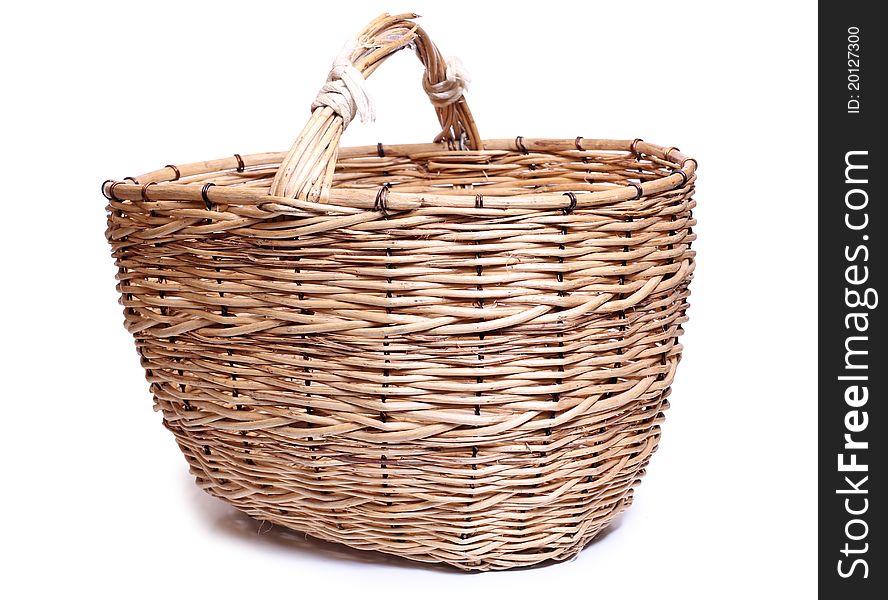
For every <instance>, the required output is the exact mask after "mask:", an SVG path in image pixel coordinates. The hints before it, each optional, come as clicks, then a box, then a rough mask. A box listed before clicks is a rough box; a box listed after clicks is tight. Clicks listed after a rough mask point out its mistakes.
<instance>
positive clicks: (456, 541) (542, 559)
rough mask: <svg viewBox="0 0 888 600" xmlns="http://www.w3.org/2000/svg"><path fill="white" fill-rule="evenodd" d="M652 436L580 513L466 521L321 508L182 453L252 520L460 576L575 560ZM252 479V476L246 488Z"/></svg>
mask: <svg viewBox="0 0 888 600" xmlns="http://www.w3.org/2000/svg"><path fill="white" fill-rule="evenodd" d="M661 419H662V415H659V418H658V420H661ZM167 425H168V427H169V424H167ZM169 428H170V429H173V430H174V432H175V429H174V428H173V427H169ZM651 433H652V434H653V435H652V436H651V438H649V442H650V444H649V445H647V452H644V453H643V454H642V455H639V456H638V458H640V459H641V460H639V461H637V462H634V464H632V465H629V468H628V469H625V468H624V469H621V470H620V473H619V474H618V475H617V476H616V477H614V478H608V477H605V478H603V481H599V482H597V483H596V482H591V481H590V482H588V483H589V486H590V487H589V488H588V489H586V490H584V491H581V494H582V495H584V496H587V498H586V499H585V501H584V503H583V504H585V506H581V505H578V509H580V512H577V513H575V514H571V515H565V514H564V512H565V511H564V505H563V504H562V503H560V502H553V503H550V504H546V503H544V502H540V503H538V504H537V505H536V506H530V507H527V508H517V509H514V508H513V509H506V508H500V509H498V510H489V511H487V512H486V513H482V514H479V513H475V514H472V515H471V516H467V514H466V513H460V512H458V511H455V510H453V509H452V508H446V509H438V510H434V509H432V510H427V511H420V512H418V513H414V512H410V511H397V510H396V507H395V506H387V505H384V504H383V505H381V504H380V503H379V502H378V501H376V500H374V501H367V502H366V503H363V502H362V501H361V500H362V499H361V498H360V497H359V496H356V495H345V494H330V496H331V497H330V498H329V499H323V500H321V501H320V502H319V501H318V500H319V498H317V497H314V498H312V493H311V492H310V491H308V490H303V491H302V492H295V493H294V491H293V490H285V489H281V488H280V487H278V486H271V485H269V486H267V487H265V488H256V487H254V486H249V485H244V484H243V483H241V482H239V481H238V480H237V479H234V478H230V475H231V474H230V473H229V477H225V476H223V475H222V474H221V473H220V472H219V471H214V470H212V469H207V468H206V465H207V462H206V460H205V459H206V454H205V451H203V450H201V451H199V452H195V451H194V449H192V448H191V444H190V443H189V442H188V440H183V439H180V440H179V446H180V448H181V449H182V451H183V453H184V455H185V457H186V459H187V461H188V463H189V465H190V471H191V474H192V475H194V477H195V480H196V483H197V485H198V486H199V487H200V488H202V489H203V490H204V491H206V492H207V493H209V494H210V495H212V496H214V497H217V498H219V499H221V500H223V501H225V502H226V503H227V504H229V505H231V506H233V507H234V508H236V509H238V510H240V511H242V512H243V513H245V514H247V515H249V516H250V517H252V518H254V519H257V520H259V521H263V522H268V523H272V524H274V525H279V526H282V527H285V528H287V529H289V530H293V531H298V532H300V533H303V534H306V535H310V536H312V537H314V538H317V539H319V540H322V541H325V542H333V543H338V544H343V545H345V546H348V547H350V548H355V549H358V550H364V551H374V552H381V553H384V554H389V555H395V556H398V557H401V558H405V559H408V560H412V561H418V562H422V563H439V564H441V563H443V564H447V565H450V566H453V567H456V568H457V569H461V570H464V571H491V570H506V569H514V568H526V567H533V566H541V565H544V564H549V563H552V562H560V561H565V560H569V559H572V558H574V557H575V556H576V555H577V554H578V553H579V552H580V551H582V550H583V548H585V547H586V546H587V545H588V544H589V543H590V542H592V541H593V540H594V539H595V538H596V537H597V536H598V535H599V534H601V533H602V532H603V531H604V530H605V529H606V528H607V527H608V526H609V525H610V524H611V523H612V522H613V520H614V519H615V518H616V517H617V516H618V515H619V514H620V513H622V512H623V511H624V510H625V509H627V508H628V507H629V506H631V504H632V501H633V494H634V488H635V487H636V486H637V485H638V484H639V483H640V482H641V478H642V477H643V475H644V473H645V467H646V466H647V464H648V463H649V460H650V456H651V454H652V453H653V452H654V451H655V450H656V442H657V440H658V439H659V435H660V432H659V426H655V431H651ZM177 437H179V436H177ZM642 457H643V458H642ZM255 480H257V476H256V475H255V474H254V475H252V476H251V477H250V481H255ZM596 487H597V490H596ZM395 493H397V492H395ZM393 509H395V510H393ZM381 514H386V515H387V516H386V517H381V516H380V515H381ZM467 525H469V527H470V528H471V531H472V534H467V533H459V531H467V529H466V526H467Z"/></svg>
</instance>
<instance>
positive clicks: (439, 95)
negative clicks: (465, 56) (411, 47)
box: [422, 56, 471, 108]
mask: <svg viewBox="0 0 888 600" xmlns="http://www.w3.org/2000/svg"><path fill="white" fill-rule="evenodd" d="M445 62H446V65H447V69H446V70H445V72H444V80H443V81H439V82H438V83H429V82H428V81H426V80H425V79H423V81H422V87H423V89H424V90H425V91H426V94H428V95H429V99H430V100H431V101H432V104H433V105H434V106H435V107H436V108H441V107H444V106H447V105H449V104H453V103H454V102H456V101H457V100H459V99H460V98H462V95H463V93H465V91H466V88H468V87H469V83H471V79H469V74H468V72H466V68H465V67H464V66H463V64H462V61H460V60H459V59H458V58H456V57H455V56H451V57H449V58H448V59H447V60H446V61H445Z"/></svg>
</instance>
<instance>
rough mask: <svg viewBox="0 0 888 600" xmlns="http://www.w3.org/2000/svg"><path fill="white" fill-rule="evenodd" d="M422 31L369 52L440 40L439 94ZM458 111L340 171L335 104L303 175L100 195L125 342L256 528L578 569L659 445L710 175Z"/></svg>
mask: <svg viewBox="0 0 888 600" xmlns="http://www.w3.org/2000/svg"><path fill="white" fill-rule="evenodd" d="M408 17H409V16H400V17H390V18H387V19H382V20H377V21H375V22H374V24H371V29H373V28H375V31H376V33H375V34H374V35H372V36H370V37H371V38H372V39H369V40H368V39H366V38H365V40H364V41H365V42H367V44H365V45H369V46H370V47H371V49H370V50H369V51H370V52H372V51H373V48H376V47H377V46H378V45H379V44H384V43H386V41H387V40H390V39H391V38H392V37H393V36H392V31H393V29H395V30H397V32H399V33H400V34H401V35H407V37H408V38H411V36H420V37H419V38H417V39H416V40H414V41H416V43H417V48H418V49H420V54H421V55H423V53H425V54H424V56H425V58H423V60H424V62H425V63H426V65H427V67H428V66H429V61H431V62H432V63H434V64H433V66H432V67H431V68H430V69H429V70H427V73H426V77H427V80H426V85H427V86H429V85H433V84H434V83H437V82H438V81H439V80H441V79H442V78H443V77H444V75H443V67H442V64H443V63H441V64H438V63H439V62H440V55H439V54H438V52H437V50H435V49H434V46H432V45H431V43H430V42H429V41H428V39H427V38H426V37H425V34H424V33H422V32H421V30H414V29H412V27H413V26H412V24H410V22H409V21H407V18H408ZM404 32H408V33H406V34H405V33H404ZM385 36H388V37H385ZM411 39H412V38H411ZM379 40H382V42H379ZM402 42H403V39H402V40H400V41H398V42H397V44H401V46H403V43H402ZM374 44H376V45H374ZM396 49H397V48H393V49H391V48H390V50H391V51H394V50H396ZM367 51H368V49H367V48H363V49H359V50H358V52H367ZM355 64H356V65H358V66H360V59H359V60H358V61H357V62H356V63H355ZM373 64H376V63H373ZM436 69H437V71H436ZM457 104H458V106H456V107H455V106H454V105H450V106H447V107H444V108H443V109H442V108H439V109H438V112H439V117H440V119H441V121H442V127H443V130H444V132H443V133H442V136H443V137H442V139H443V140H444V141H441V142H439V143H430V144H413V145H379V146H370V147H358V148H344V149H341V150H339V151H338V157H337V146H338V139H339V134H341V129H342V128H341V122H342V119H341V117H339V116H338V115H335V114H326V113H328V112H330V109H329V108H326V107H324V108H319V109H317V110H315V111H314V113H313V115H312V120H313V121H315V120H320V121H322V123H321V125H322V126H318V127H316V128H315V133H317V132H319V131H333V134H332V135H331V136H327V141H326V142H324V144H327V145H326V146H324V148H323V149H321V148H320V147H319V146H318V144H315V145H314V146H312V148H314V149H316V150H317V152H315V153H314V157H313V158H312V160H311V161H308V162H309V163H310V164H311V167H310V168H307V169H303V171H306V172H307V171H311V172H312V173H314V175H311V176H307V177H304V178H303V179H302V182H301V183H298V184H296V185H291V184H292V182H293V179H292V178H290V179H288V178H287V177H285V176H282V175H280V174H281V173H282V172H283V171H284V166H286V165H287V164H291V165H292V164H293V160H296V161H297V162H298V160H299V158H300V156H301V154H300V153H302V154H304V153H305V152H306V151H310V150H311V148H308V149H306V148H303V147H301V146H300V143H301V142H297V145H296V146H297V147H299V148H301V149H299V150H298V151H297V152H293V151H291V152H290V153H270V154H259V155H252V156H243V157H241V156H238V155H235V156H234V157H232V158H225V159H220V160H214V161H209V162H203V163H195V164H190V165H180V166H168V167H165V168H163V169H160V170H157V171H153V172H151V173H147V174H145V175H141V176H139V177H137V178H128V179H126V180H123V181H120V182H107V183H106V184H105V185H104V186H103V190H104V192H105V194H106V195H107V196H108V197H109V198H110V201H109V206H108V211H109V217H108V225H109V227H108V232H107V235H108V239H109V241H110V243H111V245H112V249H113V254H114V257H115V258H116V261H117V265H118V266H119V276H118V278H119V290H120V293H121V296H122V302H123V304H124V306H125V307H126V308H125V315H126V327H127V328H128V330H129V331H131V332H132V333H133V335H134V336H135V339H136V345H137V348H138V350H139V352H140V354H141V356H142V363H143V365H144V367H145V369H146V372H147V378H148V380H149V382H150V383H151V391H152V392H153V393H154V398H155V402H156V406H157V408H158V409H160V410H162V411H163V416H164V422H165V424H166V426H167V427H168V428H169V429H170V430H171V431H172V432H173V433H174V434H175V436H176V439H177V441H178V443H179V445H180V447H181V449H182V451H183V452H184V454H185V457H186V458H187V460H188V462H189V463H190V465H191V470H192V472H193V473H194V475H195V476H196V478H197V482H198V484H199V485H200V486H201V487H202V488H203V489H205V490H206V491H208V492H209V493H211V494H213V495H215V496H218V497H220V498H222V499H224V500H226V501H228V502H230V503H231V504H232V505H234V506H236V507H238V508H239V509H241V510H243V511H245V512H246V513H248V514H250V515H252V516H254V517H256V518H258V519H263V520H267V521H270V522H273V523H278V524H281V525H285V526H287V527H292V528H294V529H297V530H300V531H304V532H306V533H309V534H311V535H314V536H317V537H319V538H323V539H326V540H332V541H337V542H342V543H344V544H347V545H349V546H353V547H357V548H363V549H372V550H379V551H383V552H388V553H392V554H397V555H401V556H406V557H409V558H411V559H415V560H420V561H430V562H445V563H450V564H453V565H456V566H458V567H460V568H463V569H474V570H485V569H506V568H510V567H519V566H526V565H531V564H534V563H538V562H540V561H544V560H546V559H565V558H569V557H571V556H573V555H574V554H576V553H577V552H578V551H579V550H580V549H581V548H582V547H583V546H584V545H585V544H586V543H588V542H589V541H590V540H591V539H592V538H593V537H594V536H595V535H596V534H597V533H598V532H600V531H601V530H602V528H603V527H605V526H606V525H607V524H608V522H609V521H611V520H612V519H613V517H614V516H616V515H617V514H618V513H619V512H620V511H622V510H623V509H624V508H626V507H627V506H628V505H629V504H630V503H631V500H632V488H633V486H634V485H636V484H637V483H638V482H639V479H640V477H641V476H642V474H643V472H644V468H645V465H646V464H647V462H648V460H649V458H650V456H651V454H652V453H653V452H654V450H655V449H656V447H657V442H658V440H659V437H660V423H661V422H662V420H663V411H664V410H665V409H666V407H667V406H668V402H667V400H666V398H667V396H668V395H669V390H670V388H669V386H670V384H671V382H672V380H673V376H674V374H675V369H676V365H677V363H678V361H679V357H680V354H681V345H680V344H678V342H677V338H678V336H679V335H680V334H681V331H682V330H681V324H682V323H684V321H685V320H686V318H685V311H686V309H687V306H688V305H687V297H688V289H687V288H688V283H689V281H690V279H691V273H692V271H693V268H694V252H693V251H692V250H691V248H690V246H691V242H692V241H693V240H694V237H695V236H694V234H693V233H692V229H691V228H692V226H693V225H694V219H693V217H692V215H691V209H692V208H693V207H694V205H695V202H694V200H693V199H692V194H693V189H694V188H693V186H694V182H695V180H696V176H695V169H696V162H695V161H694V160H693V159H688V158H686V157H685V156H684V155H683V154H681V153H680V152H679V151H678V150H677V149H676V148H668V149H667V148H663V147H660V146H657V145H654V144H649V143H646V142H643V141H641V140H595V139H584V138H577V139H575V140H551V139H524V138H521V137H519V138H516V139H509V140H484V141H481V140H480V139H479V138H478V137H477V130H476V129H475V126H474V122H472V121H471V115H470V113H469V112H468V108H467V107H465V100H464V98H460V99H459V101H458V102H457ZM460 134H465V135H464V136H462V139H463V143H465V144H466V145H467V146H469V147H472V146H474V147H477V148H478V149H475V150H472V149H466V150H459V149H458V148H459V147H462V146H461V144H460V142H459V141H449V138H450V137H451V136H454V137H456V138H457V139H458V138H459V137H460ZM320 135H322V137H323V135H324V134H320ZM304 137H305V136H304V135H303V136H300V138H301V139H302V138H304ZM331 140H332V141H331ZM326 160H332V161H333V162H332V166H329V167H328V166H327V164H326V163H325V162H324V161H326ZM282 163H284V166H281V165H282ZM307 164H308V163H307ZM334 166H335V171H334V169H333V167H334ZM279 168H280V169H281V170H280V171H279ZM291 171H292V169H291ZM276 173H277V174H278V175H279V177H278V179H277V181H275V182H274V184H275V185H276V186H277V187H276V189H278V190H283V189H297V190H298V192H297V194H296V195H298V197H299V199H293V198H288V197H285V195H282V194H281V195H269V190H270V189H271V186H272V183H273V182H272V179H273V178H274V177H275V174H276ZM319 175H320V176H321V181H320V183H318V181H317V176H319ZM324 177H328V179H329V183H331V184H332V187H330V186H328V183H325V181H324V179H323V178H324ZM288 186H289V187H288ZM318 199H319V200H321V202H317V201H315V200H318Z"/></svg>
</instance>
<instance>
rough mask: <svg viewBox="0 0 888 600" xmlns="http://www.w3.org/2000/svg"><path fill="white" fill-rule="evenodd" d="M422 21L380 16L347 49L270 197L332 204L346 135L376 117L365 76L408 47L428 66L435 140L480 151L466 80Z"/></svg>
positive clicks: (425, 77)
mask: <svg viewBox="0 0 888 600" xmlns="http://www.w3.org/2000/svg"><path fill="white" fill-rule="evenodd" d="M418 16H419V15H415V14H412V13H408V14H402V15H394V16H392V15H389V14H383V15H380V16H379V17H377V18H376V19H374V20H373V21H372V22H371V23H370V24H369V25H367V27H365V28H364V30H363V31H361V33H360V34H358V37H357V39H356V41H355V43H354V45H353V46H349V47H346V49H345V50H344V51H343V53H342V54H341V55H340V56H339V58H337V60H336V62H334V63H333V70H331V71H330V76H329V77H328V78H327V82H326V83H325V84H324V87H322V88H321V91H320V93H319V94H318V97H317V98H316V99H315V102H314V103H313V104H312V112H311V118H309V120H308V123H307V124H306V125H305V127H303V129H302V132H301V133H300V134H299V136H298V137H297V138H296V141H295V142H294V143H293V146H292V147H291V148H290V151H289V152H288V153H287V156H286V157H285V158H284V160H283V162H282V163H281V166H280V168H279V169H278V171H277V173H276V174H275V177H274V181H273V182H272V184H271V189H270V191H269V194H270V195H272V196H283V197H287V198H299V199H306V200H311V201H320V202H326V201H327V199H328V197H329V192H330V186H331V185H332V183H333V170H334V168H335V167H336V159H337V156H338V154H339V142H340V138H341V137H342V132H343V131H345V128H346V127H347V126H348V124H349V122H350V121H351V120H352V118H353V117H354V116H355V115H358V116H361V117H362V118H363V117H367V116H370V117H372V104H371V103H370V100H369V98H368V97H367V95H366V92H364V90H363V83H364V77H366V76H369V75H370V74H371V73H373V71H375V70H376V67H378V66H379V65H380V64H381V63H382V62H383V61H385V59H387V58H388V57H389V56H391V55H392V54H394V53H395V52H397V51H398V50H401V49H402V48H405V47H408V46H412V47H414V48H415V49H416V54H417V55H418V56H419V60H420V61H422V64H423V66H424V67H425V73H424V75H423V81H422V83H423V88H424V89H425V91H426V93H427V94H428V95H429V99H430V100H431V101H432V104H433V105H434V107H435V111H436V112H437V113H438V121H439V122H440V123H441V133H439V134H438V135H437V136H435V141H436V142H441V141H444V140H453V141H457V140H459V141H461V142H465V144H466V147H468V148H470V149H477V147H478V146H479V145H480V140H481V138H480V136H479V135H478V129H477V127H476V126H475V120H474V119H473V118H472V113H471V111H470V110H469V106H468V104H466V99H465V97H464V96H463V94H462V91H463V89H464V88H465V81H464V78H462V77H461V76H460V74H459V73H457V72H455V71H456V69H454V68H453V66H454V65H453V64H448V63H447V62H446V61H445V60H444V59H443V57H442V56H441V53H440V52H439V51H438V48H437V46H435V44H434V43H433V42H432V41H431V40H430V39H429V36H428V35H427V34H426V32H425V31H423V29H422V28H421V27H420V26H419V25H417V24H416V23H415V22H414V21H413V19H415V18H417V17H418ZM368 113H369V115H368Z"/></svg>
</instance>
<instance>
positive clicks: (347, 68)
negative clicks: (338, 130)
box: [311, 41, 376, 129]
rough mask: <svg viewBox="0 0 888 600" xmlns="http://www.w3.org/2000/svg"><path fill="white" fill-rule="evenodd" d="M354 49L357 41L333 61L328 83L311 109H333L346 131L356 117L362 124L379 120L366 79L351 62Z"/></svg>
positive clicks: (346, 46) (352, 42)
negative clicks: (325, 107) (323, 107)
mask: <svg viewBox="0 0 888 600" xmlns="http://www.w3.org/2000/svg"><path fill="white" fill-rule="evenodd" d="M355 48H356V42H355V41H351V42H349V43H348V44H346V45H345V47H344V48H343V49H342V52H340V53H339V56H337V57H336V60H334V61H333V68H331V69H330V74H329V75H327V81H326V82H325V83H324V85H323V87H321V91H319V92H318V95H317V97H316V98H315V100H314V102H312V103H311V109H312V110H314V109H316V108H319V107H321V106H329V107H330V108H332V109H333V112H335V113H336V114H338V115H339V116H341V117H342V127H343V129H344V128H346V127H348V124H349V123H351V121H352V119H354V118H355V116H357V117H358V118H359V119H360V120H361V122H362V123H366V122H367V121H371V122H372V121H374V120H375V119H376V107H375V106H374V104H373V99H372V98H370V94H369V93H368V92H367V86H366V84H367V80H366V79H364V76H363V75H362V74H361V72H360V71H358V70H357V69H356V68H355V65H354V64H352V61H351V55H352V54H353V53H354V50H355Z"/></svg>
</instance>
